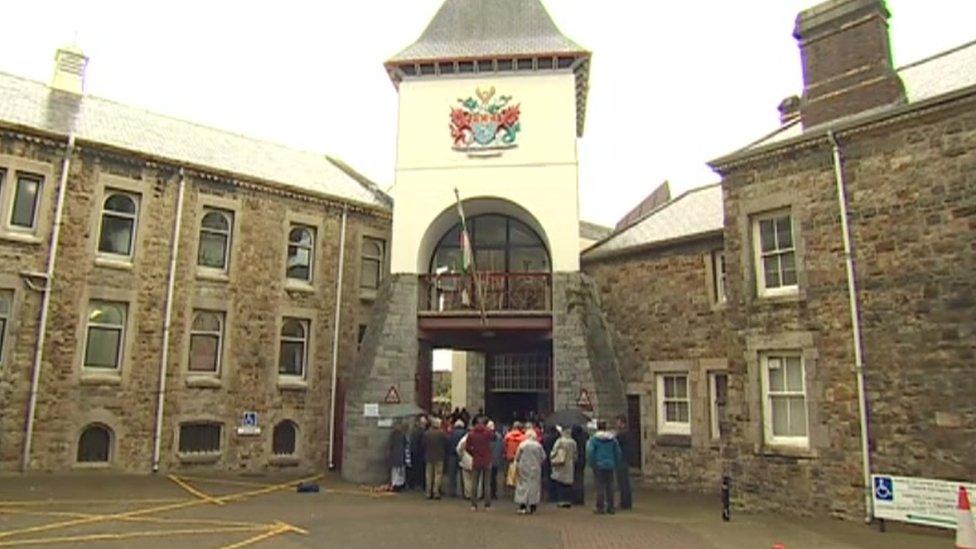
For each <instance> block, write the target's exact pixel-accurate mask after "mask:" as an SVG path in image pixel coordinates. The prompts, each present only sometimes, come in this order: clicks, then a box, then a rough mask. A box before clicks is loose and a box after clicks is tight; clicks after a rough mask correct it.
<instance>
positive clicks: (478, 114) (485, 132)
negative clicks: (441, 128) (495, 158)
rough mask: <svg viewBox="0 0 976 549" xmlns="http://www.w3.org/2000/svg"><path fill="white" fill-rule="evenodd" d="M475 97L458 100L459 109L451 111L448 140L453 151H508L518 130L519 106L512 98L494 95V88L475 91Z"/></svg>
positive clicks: (519, 129)
mask: <svg viewBox="0 0 976 549" xmlns="http://www.w3.org/2000/svg"><path fill="white" fill-rule="evenodd" d="M475 96H476V98H475V97H468V98H467V99H458V103H460V105H461V106H460V107H453V108H452V109H451V139H453V140H454V150H456V151H490V150H500V149H511V148H513V147H516V146H517V143H515V139H516V138H517V137H518V132H519V131H521V129H522V128H521V124H520V123H519V106H520V104H514V105H512V104H511V101H512V96H510V95H499V96H497V97H496V96H495V87H494V86H492V87H491V88H489V89H487V90H482V89H481V88H480V87H479V88H476V89H475Z"/></svg>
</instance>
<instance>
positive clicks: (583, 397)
mask: <svg viewBox="0 0 976 549" xmlns="http://www.w3.org/2000/svg"><path fill="white" fill-rule="evenodd" d="M576 405H577V406H579V407H580V408H581V409H583V410H592V409H593V402H592V401H591V400H590V393H589V392H588V391H587V390H586V389H580V394H579V397H578V398H577V399H576Z"/></svg>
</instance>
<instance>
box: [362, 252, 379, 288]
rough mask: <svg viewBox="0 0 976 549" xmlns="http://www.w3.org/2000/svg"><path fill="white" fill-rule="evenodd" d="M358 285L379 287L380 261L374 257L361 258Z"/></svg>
mask: <svg viewBox="0 0 976 549" xmlns="http://www.w3.org/2000/svg"><path fill="white" fill-rule="evenodd" d="M359 285H360V286H361V287H363V288H373V289H375V288H379V286H380V262H379V261H377V260H375V259H363V264H362V268H361V269H360V278H359Z"/></svg>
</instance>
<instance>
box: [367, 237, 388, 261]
mask: <svg viewBox="0 0 976 549" xmlns="http://www.w3.org/2000/svg"><path fill="white" fill-rule="evenodd" d="M363 256H365V257H370V258H373V259H379V258H381V257H383V241H382V240H377V239H375V238H364V239H363Z"/></svg>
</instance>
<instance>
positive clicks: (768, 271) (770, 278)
mask: <svg viewBox="0 0 976 549" xmlns="http://www.w3.org/2000/svg"><path fill="white" fill-rule="evenodd" d="M763 273H764V274H763V276H764V277H765V278H763V281H764V282H765V286H766V287H767V288H779V287H780V286H781V284H780V279H779V256H776V255H773V256H769V257H764V258H763Z"/></svg>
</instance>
